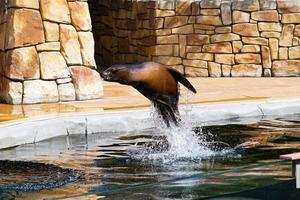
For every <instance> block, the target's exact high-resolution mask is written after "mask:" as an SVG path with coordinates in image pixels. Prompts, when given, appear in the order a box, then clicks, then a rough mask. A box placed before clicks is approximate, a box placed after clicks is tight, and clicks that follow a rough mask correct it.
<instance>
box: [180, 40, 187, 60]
mask: <svg viewBox="0 0 300 200" xmlns="http://www.w3.org/2000/svg"><path fill="white" fill-rule="evenodd" d="M185 53H186V35H179V55H180V57H182V58H185Z"/></svg>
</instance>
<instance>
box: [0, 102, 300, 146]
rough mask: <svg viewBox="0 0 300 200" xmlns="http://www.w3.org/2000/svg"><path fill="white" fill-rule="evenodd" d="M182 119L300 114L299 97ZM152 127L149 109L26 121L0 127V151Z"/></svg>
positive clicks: (209, 107)
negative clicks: (73, 136) (51, 140)
mask: <svg viewBox="0 0 300 200" xmlns="http://www.w3.org/2000/svg"><path fill="white" fill-rule="evenodd" d="M180 112H181V114H182V118H183V120H185V121H188V122H189V123H193V125H207V124H216V122H219V123H220V122H221V121H222V120H223V121H224V120H225V121H226V120H227V121H228V120H237V119H242V118H255V119H256V121H258V120H260V119H262V118H267V117H268V116H274V115H275V116H277V115H288V114H298V113H300V98H294V99H291V98H289V99H277V100H263V101H252V102H227V103H216V104H205V105H187V106H181V107H180ZM153 127H154V122H153V120H152V119H151V116H150V109H141V110H125V111H124V110H120V111H98V112H94V113H73V114H68V115H59V116H50V117H39V118H27V119H21V120H16V121H10V122H6V123H4V124H1V125H0V149H2V148H9V147H13V146H17V145H21V144H26V143H34V142H39V141H41V140H45V139H49V138H52V137H56V136H61V135H69V134H93V133H101V132H130V131H137V130H142V129H149V128H153Z"/></svg>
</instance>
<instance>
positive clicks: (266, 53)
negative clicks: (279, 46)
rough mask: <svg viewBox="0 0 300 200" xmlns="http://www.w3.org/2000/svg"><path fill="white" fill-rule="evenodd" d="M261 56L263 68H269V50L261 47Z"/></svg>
mask: <svg viewBox="0 0 300 200" xmlns="http://www.w3.org/2000/svg"><path fill="white" fill-rule="evenodd" d="M261 56H262V64H263V68H271V67H272V60H271V53H270V48H269V47H266V46H262V47H261Z"/></svg>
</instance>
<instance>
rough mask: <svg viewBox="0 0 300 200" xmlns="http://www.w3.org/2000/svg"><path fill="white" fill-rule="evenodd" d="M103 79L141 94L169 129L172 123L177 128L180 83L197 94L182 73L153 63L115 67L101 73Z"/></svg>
mask: <svg viewBox="0 0 300 200" xmlns="http://www.w3.org/2000/svg"><path fill="white" fill-rule="evenodd" d="M101 76H102V77H103V78H104V80H106V81H111V82H118V83H121V84H126V85H131V86H132V87H134V88H135V89H137V90H138V91H139V92H141V93H142V94H143V95H144V96H145V97H147V98H148V99H149V100H150V101H151V102H152V103H153V105H154V107H155V108H156V110H157V111H158V113H159V114H160V115H161V116H162V118H163V120H164V121H165V123H166V124H167V126H170V121H171V122H173V123H174V124H175V125H177V124H178V120H179V112H178V97H179V85H178V82H180V83H182V84H183V85H184V86H185V87H187V88H188V89H189V90H191V91H193V92H194V93H196V90H195V88H194V87H193V86H192V85H191V83H190V82H189V81H188V80H187V79H186V78H185V77H184V76H183V75H181V74H180V73H179V72H177V71H176V70H174V69H170V68H167V67H164V66H162V65H160V64H158V63H154V62H144V63H141V64H137V65H114V66H111V67H110V68H108V69H107V70H105V71H104V72H102V73H101Z"/></svg>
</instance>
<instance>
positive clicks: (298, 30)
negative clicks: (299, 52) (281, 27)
mask: <svg viewBox="0 0 300 200" xmlns="http://www.w3.org/2000/svg"><path fill="white" fill-rule="evenodd" d="M294 36H298V37H300V25H296V27H295V31H294Z"/></svg>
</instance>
